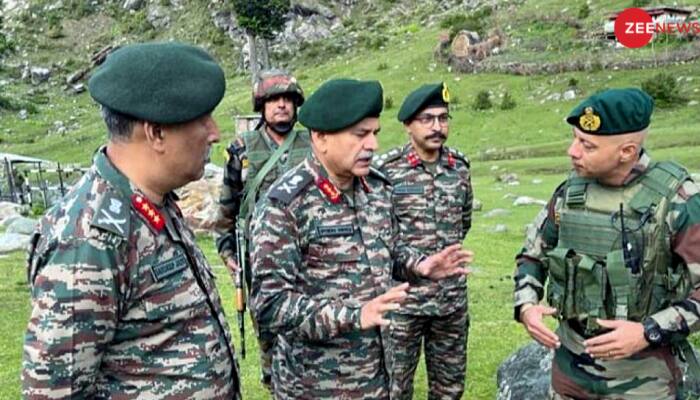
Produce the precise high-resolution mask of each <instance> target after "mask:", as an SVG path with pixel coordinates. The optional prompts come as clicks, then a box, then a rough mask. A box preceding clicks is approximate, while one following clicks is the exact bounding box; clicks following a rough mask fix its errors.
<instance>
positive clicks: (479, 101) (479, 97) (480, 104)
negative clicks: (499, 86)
mask: <svg viewBox="0 0 700 400" xmlns="http://www.w3.org/2000/svg"><path fill="white" fill-rule="evenodd" d="M491 107H493V103H491V97H490V95H489V92H488V91H486V90H482V91H480V92H479V93H477V94H476V97H475V98H474V103H473V104H472V108H473V109H474V110H476V111H481V110H488V109H490V108H491Z"/></svg>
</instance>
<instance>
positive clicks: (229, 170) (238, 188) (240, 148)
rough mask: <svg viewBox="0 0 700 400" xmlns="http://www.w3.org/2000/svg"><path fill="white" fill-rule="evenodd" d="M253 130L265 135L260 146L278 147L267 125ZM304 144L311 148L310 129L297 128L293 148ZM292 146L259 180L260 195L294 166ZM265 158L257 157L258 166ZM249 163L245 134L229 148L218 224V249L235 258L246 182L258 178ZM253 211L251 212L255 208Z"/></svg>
mask: <svg viewBox="0 0 700 400" xmlns="http://www.w3.org/2000/svg"><path fill="white" fill-rule="evenodd" d="M254 132H256V133H257V134H258V135H259V137H260V138H262V140H259V141H258V142H259V143H260V144H259V146H261V147H265V148H266V150H268V151H269V153H270V155H271V154H272V153H273V152H274V151H275V150H277V148H278V147H279V146H278V145H277V143H275V141H273V140H272V139H271V138H270V136H269V135H268V134H267V133H266V132H265V126H264V125H263V126H262V127H261V128H260V129H258V130H256V131H254ZM246 133H248V132H246ZM290 133H291V132H290ZM304 148H306V149H308V151H310V150H311V144H310V139H309V133H308V131H298V136H297V139H296V141H295V143H294V144H293V145H292V149H290V150H295V149H304ZM290 150H288V151H287V152H286V153H285V154H283V155H282V157H280V159H279V160H278V161H277V165H276V166H275V168H272V170H270V172H269V173H268V174H267V176H266V177H265V179H264V180H263V182H262V183H261V184H260V188H259V189H258V195H259V194H260V193H265V192H266V191H267V189H269V188H270V186H271V185H272V183H273V182H274V181H275V180H276V179H277V178H279V177H280V176H282V174H283V173H284V172H286V171H287V170H289V169H290V168H291V167H293V166H294V165H287V164H288V163H287V161H288V155H289V151H290ZM265 161H267V159H264V160H258V161H257V162H256V164H259V167H258V168H260V167H262V165H263V164H264V163H265ZM250 163H251V160H249V159H248V149H247V148H246V144H245V142H244V140H243V137H239V138H237V139H236V140H235V141H233V142H232V143H231V144H230V145H229V147H228V148H227V149H226V165H225V166H224V180H223V186H222V188H221V197H220V198H219V204H220V211H221V213H220V214H221V215H220V217H221V219H220V221H219V223H218V224H217V225H218V230H219V233H220V235H219V237H218V239H217V241H216V245H217V249H218V252H219V254H220V255H222V256H224V255H226V256H230V257H233V258H235V256H236V219H237V218H238V214H239V211H240V209H241V202H242V201H243V198H244V197H245V192H246V190H247V188H246V185H247V184H248V182H250V181H251V180H252V179H254V178H255V175H251V174H249V171H250ZM250 212H251V213H252V210H250Z"/></svg>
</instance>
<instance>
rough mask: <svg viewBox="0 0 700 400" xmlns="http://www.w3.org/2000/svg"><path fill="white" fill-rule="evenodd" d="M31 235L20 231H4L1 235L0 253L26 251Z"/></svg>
mask: <svg viewBox="0 0 700 400" xmlns="http://www.w3.org/2000/svg"><path fill="white" fill-rule="evenodd" d="M30 237H31V236H29V235H20V234H19V233H4V234H2V235H0V254H6V253H11V252H13V251H26V250H27V248H28V247H29V239H30Z"/></svg>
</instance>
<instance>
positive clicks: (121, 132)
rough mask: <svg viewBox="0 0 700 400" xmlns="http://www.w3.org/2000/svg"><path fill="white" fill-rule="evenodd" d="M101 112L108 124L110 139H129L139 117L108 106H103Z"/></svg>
mask: <svg viewBox="0 0 700 400" xmlns="http://www.w3.org/2000/svg"><path fill="white" fill-rule="evenodd" d="M100 112H101V114H102V119H103V120H104V121H105V125H107V131H108V132H109V139H110V140H127V139H129V138H130V137H131V131H132V130H133V129H134V124H136V122H138V120H137V119H135V118H133V117H131V116H129V115H126V114H122V113H120V112H118V111H114V110H112V109H111V108H109V107H106V106H102V108H101V109H100Z"/></svg>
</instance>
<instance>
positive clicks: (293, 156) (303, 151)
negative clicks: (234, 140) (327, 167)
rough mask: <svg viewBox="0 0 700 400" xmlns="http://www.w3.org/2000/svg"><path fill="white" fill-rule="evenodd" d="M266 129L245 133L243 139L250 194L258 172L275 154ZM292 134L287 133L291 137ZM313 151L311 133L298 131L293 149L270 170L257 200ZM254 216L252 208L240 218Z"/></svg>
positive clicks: (246, 190)
mask: <svg viewBox="0 0 700 400" xmlns="http://www.w3.org/2000/svg"><path fill="white" fill-rule="evenodd" d="M265 134H266V133H265V131H264V128H262V129H260V130H256V131H247V132H244V133H243V134H242V135H241V137H242V138H243V143H244V145H245V148H246V155H247V157H248V175H247V177H246V183H245V191H244V193H248V191H249V190H250V189H251V188H250V187H251V186H252V183H253V181H255V177H256V176H257V174H258V172H259V171H260V170H261V169H262V168H263V166H264V165H265V163H266V162H267V160H269V159H270V157H272V154H273V153H274V152H275V150H274V149H271V148H270V146H269V145H268V144H267V142H266V141H265V139H264V138H263V137H262V135H265ZM291 134H292V132H289V133H287V135H291ZM310 151H311V140H310V138H309V132H308V131H305V130H300V131H297V137H296V140H294V143H292V144H291V147H290V148H289V150H288V151H287V156H286V159H285V158H284V156H283V158H282V159H280V160H278V161H277V163H276V165H275V166H274V167H273V168H272V169H271V170H270V172H269V173H268V174H267V176H265V178H264V179H263V181H262V183H261V184H260V187H259V188H258V190H257V191H258V193H256V194H255V197H256V200H257V199H258V197H259V196H260V194H261V193H265V192H266V191H267V189H268V188H269V187H270V186H271V185H272V183H273V182H274V181H275V180H277V178H279V177H280V176H282V174H284V173H285V172H286V171H288V170H290V169H292V167H294V166H295V165H297V164H299V163H300V162H302V161H304V159H305V158H306V156H307V155H308V154H309V152H310ZM252 214H253V210H252V207H251V209H249V210H247V212H246V215H240V216H239V217H243V218H245V221H250V217H251V215H252Z"/></svg>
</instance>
